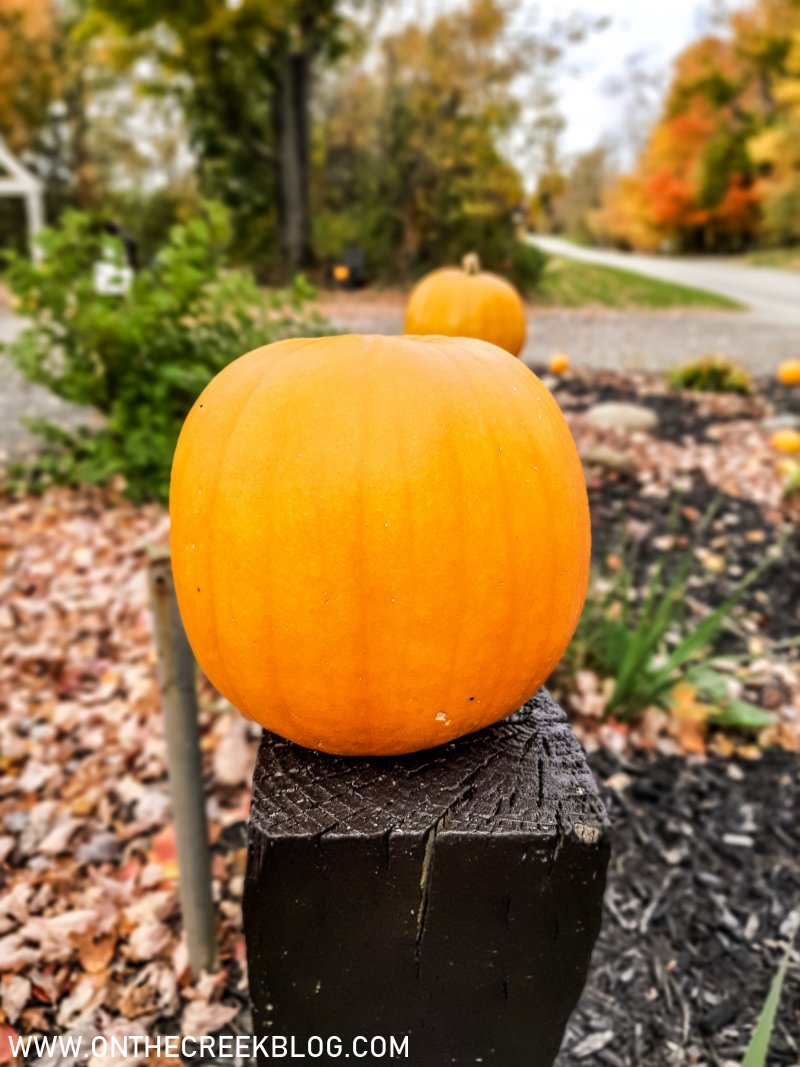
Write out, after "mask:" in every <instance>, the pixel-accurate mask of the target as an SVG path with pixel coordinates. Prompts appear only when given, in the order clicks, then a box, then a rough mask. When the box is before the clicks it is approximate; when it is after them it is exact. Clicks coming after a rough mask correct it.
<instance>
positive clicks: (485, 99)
mask: <svg viewBox="0 0 800 1067" xmlns="http://www.w3.org/2000/svg"><path fill="white" fill-rule="evenodd" d="M506 30H507V12H506V8H505V5H503V4H501V3H500V2H498V0H471V2H469V3H467V4H465V5H464V6H462V7H460V8H456V9H453V10H451V11H448V12H447V13H445V14H442V15H440V16H439V17H438V18H436V19H435V20H434V21H433V22H432V23H431V24H430V25H427V26H425V25H419V24H416V23H415V24H411V25H407V26H405V27H403V28H401V29H399V30H396V31H395V32H393V33H391V34H390V35H388V36H387V37H385V38H384V39H383V40H382V41H380V43H379V44H378V46H377V47H376V48H375V49H374V50H373V51H372V52H371V53H369V54H368V55H367V56H366V57H365V60H364V61H363V62H362V63H360V64H358V65H355V66H353V65H351V64H349V66H350V69H349V70H347V71H345V70H339V71H337V72H336V77H335V78H333V77H332V78H331V79H329V82H328V83H326V84H325V85H323V86H322V87H321V92H320V94H319V97H318V101H317V109H318V111H317V115H318V121H317V123H316V125H315V131H316V132H315V141H314V167H313V204H314V210H315V236H316V241H317V244H318V247H319V249H320V251H321V252H323V253H325V254H328V255H336V254H338V253H340V252H341V250H342V247H343V246H344V245H345V244H347V243H358V244H360V245H361V246H363V247H364V248H365V249H366V251H367V253H368V256H369V258H370V260H371V263H372V265H373V269H374V268H375V267H379V268H381V269H382V270H383V273H384V274H394V275H402V274H406V273H408V272H419V271H421V270H424V269H427V268H429V267H433V266H440V265H441V264H442V263H445V262H452V261H454V260H456V259H457V258H458V257H460V256H461V255H462V254H463V253H464V252H466V251H469V250H470V249H471V248H476V249H478V250H479V251H480V252H481V254H482V256H483V258H484V260H485V261H486V262H487V263H489V264H490V265H494V266H496V267H500V266H502V265H503V264H505V266H506V267H511V266H513V264H512V260H513V259H514V257H517V256H522V255H524V250H523V249H522V246H520V245H519V243H518V242H516V240H515V229H516V226H517V224H518V221H519V212H520V207H521V204H522V202H523V198H524V189H523V183H522V179H521V176H520V173H519V171H518V169H517V168H516V167H515V166H514V165H513V164H512V163H511V162H510V161H509V159H508V156H507V154H506V151H504V148H505V144H504V139H505V138H506V137H507V136H508V135H509V133H510V131H511V130H512V128H513V127H514V124H515V122H516V121H517V119H518V116H519V113H520V103H519V101H518V99H517V98H516V96H515V94H514V92H513V85H514V81H515V78H516V77H517V76H518V74H519V73H520V71H521V70H523V69H524V67H525V55H524V52H523V51H522V50H521V49H520V48H519V47H518V46H515V44H514V42H513V41H509V40H507V38H506ZM531 258H533V257H531ZM517 267H519V264H517Z"/></svg>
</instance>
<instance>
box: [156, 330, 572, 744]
mask: <svg viewBox="0 0 800 1067" xmlns="http://www.w3.org/2000/svg"><path fill="white" fill-rule="evenodd" d="M170 516H171V533H170V544H171V554H172V567H173V572H174V576H175V587H176V591H177V595H178V602H179V605H180V610H181V615H182V618H183V622H184V625H185V627H186V632H187V634H188V637H189V641H190V643H191V645H192V648H193V650H194V653H195V655H196V657H197V659H198V661H199V663H200V665H201V667H202V668H203V670H204V671H205V672H206V674H207V676H208V677H209V678H210V679H211V681H212V682H213V684H214V685H215V686H216V687H217V688H218V689H219V690H220V692H221V693H222V694H223V695H224V696H226V697H227V698H228V699H229V700H230V701H231V703H232V704H234V705H235V706H236V707H238V708H239V709H240V710H241V711H242V712H243V713H244V714H245V715H247V716H248V717H250V718H252V719H255V720H256V721H258V722H260V723H261V724H262V725H263V726H265V727H267V728H268V729H270V730H273V731H274V732H275V733H278V734H280V735H281V736H283V737H287V738H289V739H290V740H292V741H295V742H298V743H299V744H302V745H306V746H307V747H310V748H316V749H321V750H323V751H325V752H333V753H337V754H339V755H390V754H395V753H402V752H413V751H416V750H418V749H423V748H429V747H432V746H434V745H439V744H442V743H444V742H446V741H450V740H452V739H453V738H456V737H459V736H460V735H462V734H466V733H470V732H472V731H474V730H478V729H480V728H482V727H484V726H488V725H489V724H490V723H493V722H497V721H498V720H499V719H502V718H504V717H505V716H506V715H508V714H509V713H510V712H511V711H513V710H515V709H516V708H517V707H519V706H520V705H521V704H522V703H524V702H525V701H526V700H527V699H528V697H530V696H531V695H532V694H533V693H534V692H535V691H536V690H537V689H538V688H539V686H540V685H541V684H542V683H543V682H544V681H545V680H546V679H547V677H548V675H549V674H550V673H551V671H552V670H553V668H554V667H555V665H556V663H557V662H558V660H559V658H560V656H561V654H562V652H563V651H564V649H565V647H566V645H567V643H568V642H569V639H570V637H571V636H572V632H573V630H574V628H575V625H576V624H577V621H578V617H579V615H580V612H581V609H582V607H583V602H584V597H585V595H586V586H587V582H588V576H589V547H590V544H589V542H590V530H589V509H588V503H587V496H586V487H585V483H584V478H583V473H582V470H581V462H580V458H579V456H578V452H577V449H576V447H575V442H574V441H573V439H572V436H571V434H570V431H569V428H568V426H567V423H566V421H565V419H564V416H563V415H562V414H561V411H560V409H559V407H558V405H557V403H556V401H555V400H554V398H553V396H552V395H551V393H550V392H549V390H547V389H546V388H545V387H544V385H543V384H542V383H541V382H540V381H539V379H538V378H537V377H536V376H535V375H534V374H533V372H532V371H530V370H529V369H528V368H527V367H526V366H525V365H524V364H523V363H521V362H519V361H518V360H514V359H509V358H508V356H507V355H506V354H505V353H503V352H501V351H500V350H499V349H497V348H496V347H494V346H493V345H489V344H486V343H485V342H483V341H477V340H469V339H465V338H459V339H454V338H448V337H361V336H352V335H351V336H341V337H323V338H316V339H313V340H308V339H301V340H298V339H292V340H286V341H281V342H278V343H276V344H272V345H267V346H265V347H263V348H259V349H256V350H255V351H253V352H250V353H249V354H248V355H245V356H242V357H241V358H240V359H238V360H236V361H235V362H233V363H231V364H230V365H229V366H227V367H226V368H225V369H224V370H223V371H222V372H221V373H220V374H218V375H217V377H216V378H214V379H213V381H212V382H211V383H210V384H209V385H208V386H207V388H206V389H205V390H204V391H203V393H202V394H201V396H200V397H199V399H198V400H197V402H196V403H195V405H194V407H193V408H192V410H191V412H190V413H189V416H188V418H187V419H186V422H185V424H184V426H183V429H182V431H181V435H180V439H179V441H178V446H177V449H176V452H175V460H174V464H173V469H172V482H171V487H170Z"/></svg>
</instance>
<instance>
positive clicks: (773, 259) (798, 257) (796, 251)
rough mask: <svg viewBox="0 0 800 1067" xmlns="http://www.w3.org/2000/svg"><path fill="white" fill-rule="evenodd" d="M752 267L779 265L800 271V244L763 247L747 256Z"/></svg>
mask: <svg viewBox="0 0 800 1067" xmlns="http://www.w3.org/2000/svg"><path fill="white" fill-rule="evenodd" d="M745 262H746V263H749V264H750V266H751V267H779V268H780V269H781V270H796V271H800V246H796V247H795V248H762V249H760V251H758V252H751V253H750V254H749V255H747V256H745Z"/></svg>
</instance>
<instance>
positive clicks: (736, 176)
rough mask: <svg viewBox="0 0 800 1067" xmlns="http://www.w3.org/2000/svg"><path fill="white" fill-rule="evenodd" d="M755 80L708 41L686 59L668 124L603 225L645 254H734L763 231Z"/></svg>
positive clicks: (677, 72)
mask: <svg viewBox="0 0 800 1067" xmlns="http://www.w3.org/2000/svg"><path fill="white" fill-rule="evenodd" d="M751 103H752V84H751V78H750V72H749V70H748V68H747V66H746V64H744V63H743V62H742V60H741V58H740V57H739V56H738V55H737V53H736V51H735V49H734V48H733V46H732V44H731V43H730V42H728V41H726V40H723V39H721V38H718V37H713V36H710V37H705V38H703V39H702V40H700V41H697V42H695V43H694V44H693V45H690V46H689V47H688V48H687V49H686V50H685V51H684V52H683V53H682V54H681V55H680V56H679V58H678V60H677V61H676V64H675V69H674V75H673V79H672V83H671V85H670V88H669V91H668V93H667V98H666V101H665V104H664V109H663V113H662V116H661V118H660V119H659V121H658V122H657V123H656V125H655V126H654V128H653V130H652V131H651V133H650V137H649V139H648V141H647V143H646V145H645V148H644V150H643V152H642V154H641V156H640V158H639V161H638V164H637V166H636V169H635V170H634V172H633V173H632V174H630V175H627V176H626V177H625V178H624V179H623V180H620V181H619V182H617V183H616V184H615V185H614V186H613V187H612V189H611V190H610V192H609V194H608V196H607V198H606V204H605V210H604V212H602V213H601V214H600V216H599V217H598V221H599V225H600V226H601V227H603V228H604V229H605V230H606V231H607V232H610V233H611V234H612V235H613V236H614V237H616V238H618V239H621V240H623V241H625V242H626V243H628V244H630V245H632V246H633V247H638V248H654V247H657V246H659V245H663V244H668V245H669V246H670V247H673V248H687V249H695V250H697V249H710V248H716V247H720V246H722V247H731V246H736V245H739V244H741V243H743V242H745V241H747V240H748V239H750V238H751V237H752V236H753V234H754V233H755V231H756V228H757V224H758V196H757V192H756V190H755V188H754V182H753V178H754V169H753V166H752V163H751V160H750V157H749V154H748V151H747V142H748V138H749V137H750V136H751V134H752V132H753V129H754V125H753V117H752V110H751Z"/></svg>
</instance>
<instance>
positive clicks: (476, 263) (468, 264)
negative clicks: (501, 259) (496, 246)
mask: <svg viewBox="0 0 800 1067" xmlns="http://www.w3.org/2000/svg"><path fill="white" fill-rule="evenodd" d="M461 266H462V267H463V268H464V270H465V271H466V272H467V274H477V273H478V271H479V270H480V269H481V261H480V259H479V258H478V253H477V252H467V254H466V255H465V256H464V258H463V259H462V260H461Z"/></svg>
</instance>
